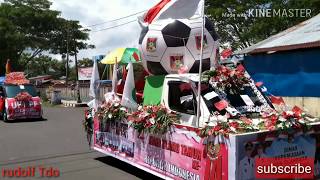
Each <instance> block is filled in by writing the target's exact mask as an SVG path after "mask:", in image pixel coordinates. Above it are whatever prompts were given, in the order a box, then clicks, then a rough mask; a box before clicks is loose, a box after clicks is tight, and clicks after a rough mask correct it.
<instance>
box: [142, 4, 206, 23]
mask: <svg viewBox="0 0 320 180" xmlns="http://www.w3.org/2000/svg"><path fill="white" fill-rule="evenodd" d="M203 5H204V0H162V1H160V2H159V3H158V4H156V5H155V6H154V7H152V8H151V9H149V11H148V12H147V13H145V14H144V15H143V16H142V17H140V22H141V23H144V24H145V23H147V24H151V23H152V22H154V21H158V20H162V19H190V18H199V17H201V16H202V14H203V13H202V7H203Z"/></svg>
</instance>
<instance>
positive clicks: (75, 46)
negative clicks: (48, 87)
mask: <svg viewBox="0 0 320 180" xmlns="http://www.w3.org/2000/svg"><path fill="white" fill-rule="evenodd" d="M74 60H75V63H76V64H75V66H76V89H77V103H81V98H80V87H79V74H78V58H77V41H76V38H74Z"/></svg>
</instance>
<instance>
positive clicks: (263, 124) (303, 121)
mask: <svg viewBox="0 0 320 180" xmlns="http://www.w3.org/2000/svg"><path fill="white" fill-rule="evenodd" d="M216 119H218V121H214V122H209V123H208V124H207V125H206V126H205V127H204V128H202V129H201V131H200V136H202V137H207V136H217V135H223V136H225V137H228V136H229V134H240V133H245V132H255V131H261V130H281V131H289V130H292V129H293V130H297V131H298V130H304V131H307V130H308V129H309V126H308V123H310V122H314V121H316V120H317V118H313V117H311V116H310V115H308V114H306V113H305V112H304V111H302V110H301V109H300V108H298V107H297V106H295V107H294V108H292V110H286V111H280V112H277V111H272V112H262V113H261V118H255V119H249V118H247V117H245V116H242V117H240V118H239V119H235V120H233V119H227V118H225V119H221V118H220V119H219V118H216Z"/></svg>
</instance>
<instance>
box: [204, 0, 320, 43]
mask: <svg viewBox="0 0 320 180" xmlns="http://www.w3.org/2000/svg"><path fill="white" fill-rule="evenodd" d="M205 2H206V14H208V15H209V17H210V19H211V20H212V21H213V22H214V23H215V25H216V29H217V32H218V34H219V36H220V42H221V44H222V45H225V44H226V43H230V44H231V47H232V48H233V49H242V48H245V47H248V46H250V45H252V44H254V43H257V42H259V41H261V40H264V39H266V38H268V37H270V36H271V35H274V34H276V33H278V32H280V31H283V30H285V29H287V28H289V27H292V26H294V25H296V24H298V23H300V22H302V21H304V20H306V19H309V18H310V17H302V16H294V17H288V16H287V17H284V16H282V17H281V16H279V17H278V16H276V17H251V16H250V17H238V16H227V17H226V16H224V14H235V15H241V14H248V10H249V9H264V8H268V9H282V10H283V9H286V10H289V9H311V12H312V13H311V16H315V15H316V14H318V13H319V12H320V0H312V1H310V0H285V1H279V0H271V1H270V0H246V1H244V0H206V1H205Z"/></svg>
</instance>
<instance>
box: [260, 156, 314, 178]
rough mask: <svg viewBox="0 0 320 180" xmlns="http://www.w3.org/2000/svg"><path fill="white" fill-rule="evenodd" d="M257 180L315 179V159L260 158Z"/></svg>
mask: <svg viewBox="0 0 320 180" xmlns="http://www.w3.org/2000/svg"><path fill="white" fill-rule="evenodd" d="M255 168H256V178H257V179H259V178H277V179H295V178H298V179H300V178H302V179H313V177H314V173H313V172H314V159H313V158H258V159H256V162H255Z"/></svg>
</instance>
